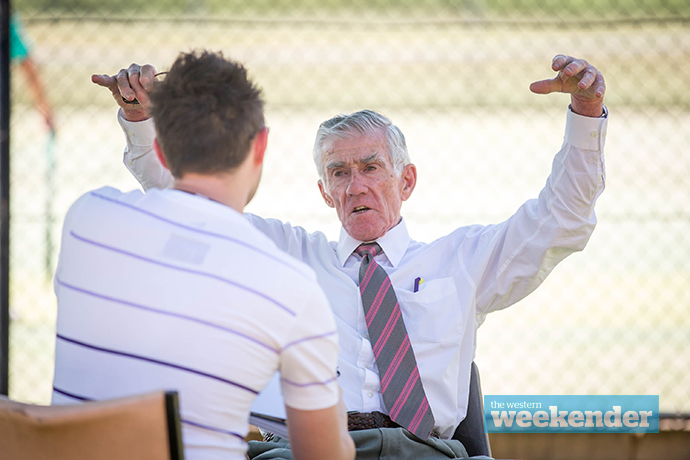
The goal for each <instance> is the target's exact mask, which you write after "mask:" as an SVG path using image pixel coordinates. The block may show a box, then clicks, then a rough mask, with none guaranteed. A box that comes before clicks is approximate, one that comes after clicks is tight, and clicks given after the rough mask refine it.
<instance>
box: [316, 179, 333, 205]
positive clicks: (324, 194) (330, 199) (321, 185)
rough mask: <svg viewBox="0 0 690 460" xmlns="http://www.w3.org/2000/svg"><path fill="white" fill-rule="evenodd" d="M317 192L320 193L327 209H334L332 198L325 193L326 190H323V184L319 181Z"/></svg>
mask: <svg viewBox="0 0 690 460" xmlns="http://www.w3.org/2000/svg"><path fill="white" fill-rule="evenodd" d="M318 185H319V192H321V196H322V197H323V201H325V202H326V204H327V205H328V207H329V208H335V203H334V202H333V198H331V196H330V195H329V194H328V193H326V189H325V188H324V185H323V182H321V181H319V183H318Z"/></svg>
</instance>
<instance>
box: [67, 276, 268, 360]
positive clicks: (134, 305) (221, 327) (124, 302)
mask: <svg viewBox="0 0 690 460" xmlns="http://www.w3.org/2000/svg"><path fill="white" fill-rule="evenodd" d="M55 281H56V282H57V283H58V284H59V285H60V286H64V287H66V288H67V289H72V290H73V291H77V292H81V293H82V294H86V295H90V296H92V297H97V298H99V299H103V300H107V301H110V302H115V303H119V304H121V305H127V306H128V307H132V308H138V309H141V310H145V311H150V312H153V313H160V314H162V315H166V316H172V317H174V318H180V319H184V320H188V321H192V322H194V323H198V324H203V325H204V326H209V327H212V328H215V329H220V330H221V331H225V332H230V333H231V334H236V335H239V336H240V337H243V338H245V339H247V340H250V341H252V342H254V343H256V344H257V345H260V346H262V347H264V348H267V349H269V350H271V351H272V352H274V353H278V352H279V350H277V349H275V348H273V347H271V346H270V345H267V344H265V343H263V342H261V341H259V340H257V339H255V338H254V337H250V336H248V335H246V334H243V333H242V332H239V331H236V330H234V329H230V328H227V327H223V326H219V325H217V324H213V323H211V322H208V321H204V320H202V319H198V318H194V317H191V316H187V315H182V314H179V313H173V312H170V311H165V310H159V309H157V308H153V307H147V306H145V305H141V304H136V303H134V302H129V301H127V300H122V299H116V298H115V297H110V296H107V295H103V294H98V293H96V292H93V291H88V290H86V289H82V288H79V287H76V286H73V285H71V284H67V283H65V282H64V281H62V280H61V279H59V278H58V277H57V276H56V277H55Z"/></svg>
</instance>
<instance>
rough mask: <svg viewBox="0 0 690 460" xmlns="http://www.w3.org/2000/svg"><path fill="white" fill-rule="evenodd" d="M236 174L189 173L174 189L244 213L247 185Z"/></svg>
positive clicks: (176, 182)
mask: <svg viewBox="0 0 690 460" xmlns="http://www.w3.org/2000/svg"><path fill="white" fill-rule="evenodd" d="M236 176H237V175H236V174H228V173H219V174H213V175H208V174H197V173H187V174H185V175H184V176H182V177H180V178H179V179H175V180H174V182H173V188H174V189H176V190H181V191H183V192H187V193H193V194H196V195H202V196H204V197H206V198H208V199H211V200H213V201H217V202H218V203H220V204H224V205H225V206H229V207H231V208H232V209H234V210H235V211H237V212H243V211H244V207H245V205H246V204H247V202H248V196H249V193H250V192H249V190H248V187H247V185H246V184H245V183H244V182H243V181H241V180H239V177H236Z"/></svg>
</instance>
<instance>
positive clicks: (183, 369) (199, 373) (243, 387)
mask: <svg viewBox="0 0 690 460" xmlns="http://www.w3.org/2000/svg"><path fill="white" fill-rule="evenodd" d="M56 335H57V338H58V339H61V340H64V341H66V342H70V343H73V344H75V345H78V346H81V347H85V348H90V349H92V350H96V351H102V352H104V353H110V354H113V355H117V356H124V357H125V358H133V359H138V360H141V361H146V362H149V363H154V364H160V365H161V366H166V367H170V368H173V369H178V370H181V371H184V372H190V373H192V374H196V375H200V376H202V377H207V378H210V379H213V380H217V381H219V382H222V383H227V384H228V385H232V386H234V387H237V388H241V389H242V390H245V391H248V392H250V393H253V394H255V395H257V394H259V392H258V391H256V390H253V389H251V388H249V387H247V386H245V385H242V384H241V383H237V382H233V381H232V380H228V379H225V378H223V377H219V376H217V375H213V374H209V373H207V372H202V371H199V370H196V369H192V368H189V367H184V366H180V365H178V364H173V363H168V362H165V361H160V360H157V359H153V358H148V357H146V356H140V355H135V354H132V353H126V352H123V351H117V350H111V349H109V348H103V347H98V346H96V345H91V344H88V343H84V342H80V341H78V340H74V339H70V338H69V337H65V336H64V335H60V334H56Z"/></svg>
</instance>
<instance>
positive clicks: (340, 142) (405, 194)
mask: <svg viewBox="0 0 690 460" xmlns="http://www.w3.org/2000/svg"><path fill="white" fill-rule="evenodd" d="M324 152H325V153H324V155H323V165H324V170H325V172H324V180H323V182H322V181H319V190H320V191H321V195H322V196H323V199H324V200H325V201H326V204H327V205H328V206H330V207H332V208H335V210H336V212H337V213H338V218H339V219H340V222H341V223H342V224H343V228H345V231H346V232H347V233H348V234H349V235H350V236H351V237H353V238H355V239H356V240H359V241H372V240H375V239H377V238H380V237H382V236H383V235H385V234H386V232H387V231H388V230H390V229H391V228H393V227H395V226H396V225H397V224H398V223H399V222H400V208H401V207H402V202H403V201H405V200H407V199H408V198H409V197H410V195H411V194H412V191H413V190H414V187H415V184H416V183H417V169H416V168H415V166H414V165H412V164H410V165H407V166H405V168H404V170H403V173H402V175H401V177H398V176H397V175H396V174H395V171H394V170H393V164H392V163H391V160H390V158H389V156H388V152H387V147H386V139H385V135H384V134H383V133H382V132H381V133H377V134H367V135H364V134H363V135H357V136H355V137H351V138H344V139H340V138H334V139H333V140H331V141H327V142H326V143H325V144H324Z"/></svg>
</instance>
